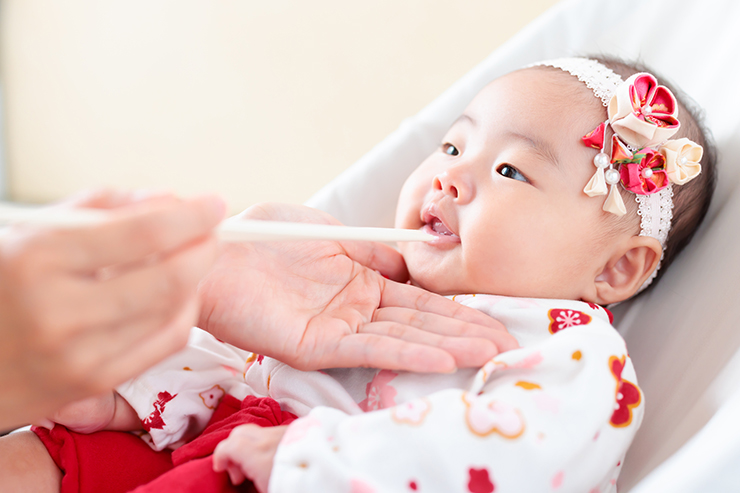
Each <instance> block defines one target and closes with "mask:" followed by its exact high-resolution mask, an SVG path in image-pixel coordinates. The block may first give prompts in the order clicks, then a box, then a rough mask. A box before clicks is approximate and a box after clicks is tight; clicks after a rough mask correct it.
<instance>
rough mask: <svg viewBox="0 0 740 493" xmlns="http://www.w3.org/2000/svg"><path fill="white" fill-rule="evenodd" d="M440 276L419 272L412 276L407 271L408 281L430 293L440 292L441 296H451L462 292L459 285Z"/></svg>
mask: <svg viewBox="0 0 740 493" xmlns="http://www.w3.org/2000/svg"><path fill="white" fill-rule="evenodd" d="M440 277H442V276H429V275H424V274H419V275H418V276H414V275H413V274H412V273H411V272H409V283H410V284H411V285H412V286H416V287H419V288H422V289H426V290H427V291H431V292H432V293H437V294H441V295H442V296H451V295H453V294H462V293H463V291H461V290H460V289H459V287H457V286H455V285H454V284H452V283H451V282H450V281H449V280H448V279H441V278H440Z"/></svg>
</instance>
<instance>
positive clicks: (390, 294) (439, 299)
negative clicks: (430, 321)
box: [380, 280, 506, 330]
mask: <svg viewBox="0 0 740 493" xmlns="http://www.w3.org/2000/svg"><path fill="white" fill-rule="evenodd" d="M381 290H382V291H381V298H380V308H384V307H391V306H396V307H405V308H413V309H415V310H418V311H422V312H428V313H436V314H437V315H444V316H445V317H450V318H454V319H457V320H463V321H465V322H471V323H474V324H478V325H485V326H488V327H492V328H496V329H500V330H506V328H505V327H504V325H503V324H502V323H501V322H499V321H498V320H495V319H493V318H491V317H489V316H488V315H486V314H485V313H483V312H481V311H480V310H476V309H474V308H470V307H467V306H464V305H461V304H460V303H456V302H454V301H452V300H450V299H448V298H445V297H444V296H440V295H438V294H434V293H430V292H429V291H425V290H424V289H421V288H418V287H416V286H411V285H409V284H399V283H397V282H393V281H388V280H382V285H381Z"/></svg>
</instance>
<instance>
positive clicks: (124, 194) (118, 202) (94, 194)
mask: <svg viewBox="0 0 740 493" xmlns="http://www.w3.org/2000/svg"><path fill="white" fill-rule="evenodd" d="M153 200H171V201H173V202H180V201H181V200H180V199H178V198H177V197H176V196H175V194H173V193H171V192H165V191H157V190H117V189H107V188H104V189H96V190H88V191H84V192H80V193H78V194H75V195H72V196H71V197H68V198H66V199H64V200H62V201H60V202H57V203H56V204H54V205H53V207H75V208H92V209H115V208H118V207H122V206H126V205H131V204H136V203H140V202H145V201H153Z"/></svg>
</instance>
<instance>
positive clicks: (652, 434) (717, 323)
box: [308, 0, 740, 493]
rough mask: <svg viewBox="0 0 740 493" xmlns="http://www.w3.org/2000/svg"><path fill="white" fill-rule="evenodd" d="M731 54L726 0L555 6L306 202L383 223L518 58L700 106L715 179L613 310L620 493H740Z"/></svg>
mask: <svg viewBox="0 0 740 493" xmlns="http://www.w3.org/2000/svg"><path fill="white" fill-rule="evenodd" d="M739 50H740V1H738V0H702V1H697V0H619V1H612V0H565V1H563V2H561V3H560V4H558V5H556V6H555V7H554V8H552V9H551V10H549V11H548V12H546V13H545V14H544V15H542V16H541V17H540V18H538V19H536V20H535V21H534V22H532V23H531V24H530V25H529V26H528V27H526V28H525V29H524V30H522V31H521V32H520V33H519V34H518V35H517V36H515V37H514V38H512V39H511V40H510V41H509V42H507V43H506V44H505V45H504V46H502V47H501V48H500V49H498V50H496V51H495V52H494V53H493V54H491V55H490V56H489V57H488V58H487V59H486V60H484V61H483V62H482V63H481V64H480V65H478V66H477V67H476V68H474V69H473V70H472V71H471V72H470V73H468V74H467V75H466V76H465V77H463V78H462V79H461V80H460V81H458V82H457V83H456V84H455V85H453V86H452V87H451V88H450V89H448V90H447V91H446V92H445V93H443V94H442V95H441V96H440V97H439V98H437V99H436V100H435V101H433V102H432V103H431V104H429V106H427V107H426V108H424V109H423V110H422V111H421V112H420V113H419V114H417V115H416V116H414V117H412V118H409V119H407V120H405V121H404V122H403V123H402V124H401V126H400V128H399V129H398V130H397V131H396V132H394V133H392V134H391V135H390V136H389V137H388V138H386V139H385V140H384V141H382V142H381V143H380V144H378V145H377V146H376V147H375V148H374V149H372V150H371V151H370V152H369V153H368V154H367V155H365V156H364V157H363V158H362V159H360V160H359V161H358V162H357V163H355V164H354V165H353V166H352V167H351V168H349V169H348V170H347V171H346V172H345V173H343V174H342V175H340V176H339V177H338V178H336V179H335V180H333V181H332V182H331V183H329V184H328V185H327V186H326V187H325V188H324V189H322V190H321V191H319V192H318V193H317V194H316V195H315V196H314V197H313V198H312V199H310V200H309V201H308V205H311V206H313V207H317V208H319V209H323V210H325V211H328V212H329V213H331V214H333V215H334V216H335V217H337V218H339V219H340V220H341V221H343V222H344V223H346V224H349V225H363V226H391V225H392V224H393V215H394V209H395V204H396V197H397V196H398V192H399V190H400V188H401V184H402V183H403V181H404V180H405V178H406V176H407V175H408V174H409V173H410V172H411V171H412V170H413V169H414V168H415V167H416V165H417V164H418V163H420V162H421V161H422V160H423V159H424V158H425V157H426V156H427V155H428V154H429V153H431V152H432V151H433V150H434V149H435V147H436V146H437V145H438V143H439V141H440V139H441V138H442V136H443V134H444V133H445V131H446V130H447V128H448V127H449V125H450V124H451V123H452V122H453V121H454V120H455V119H456V118H457V116H458V115H459V114H460V113H461V112H462V110H463V109H464V107H465V106H466V105H467V104H468V102H469V101H470V100H471V99H472V97H473V96H474V95H475V94H476V93H477V92H478V91H479V90H480V89H481V88H482V87H483V86H484V85H485V84H486V83H487V82H489V81H490V80H492V79H494V78H495V77H497V76H499V75H502V74H505V73H507V72H509V71H511V70H514V69H517V68H519V67H522V66H523V65H526V64H528V63H531V62H534V61H537V60H543V59H549V58H557V57H562V56H571V55H582V54H593V53H595V54H609V55H617V56H620V57H623V58H626V59H628V60H629V59H638V60H640V61H642V62H644V63H646V64H647V65H648V66H650V67H652V68H653V69H654V70H655V71H656V72H657V73H658V74H665V75H666V76H668V78H669V80H670V81H672V82H674V83H675V84H677V85H678V86H679V87H680V88H682V89H683V91H685V92H686V93H687V94H689V95H690V96H691V97H692V98H693V99H694V100H695V101H696V102H697V103H698V104H699V105H700V106H701V107H703V108H704V109H705V110H706V122H707V124H708V126H709V127H710V129H711V130H712V132H713V134H714V137H715V140H716V143H717V146H718V149H719V156H720V164H719V181H718V185H717V191H716V194H715V197H714V202H713V204H712V207H711V209H710V211H709V214H708V216H707V218H706V220H705V222H704V224H703V226H702V228H701V230H700V231H699V234H698V235H697V237H696V238H695V239H694V241H693V242H692V244H691V245H690V246H689V247H688V248H687V249H686V251H685V252H684V253H682V254H681V256H680V257H679V258H678V259H677V261H676V262H675V263H674V264H673V266H672V267H671V269H670V270H669V271H667V273H666V275H665V276H664V278H663V279H662V280H661V282H660V283H659V284H658V285H657V286H656V287H655V289H653V290H652V291H650V292H648V293H646V294H645V295H644V296H642V297H640V298H639V299H638V300H636V301H634V302H627V303H624V304H622V305H621V306H619V307H617V309H616V315H617V321H616V323H617V327H618V329H619V330H620V332H621V333H622V334H623V335H624V337H625V338H626V340H627V344H628V348H629V350H630V355H631V357H632V359H633V360H634V364H635V368H636V370H637V374H638V378H639V382H640V386H641V387H642V389H643V391H644V395H645V401H646V414H645V420H644V422H643V424H642V428H641V430H640V431H639V433H638V435H637V438H636V440H635V442H634V444H633V446H632V448H631V449H630V451H629V453H628V456H627V459H626V461H625V465H624V469H623V472H622V476H621V479H620V491H621V492H626V491H630V490H632V491H633V492H639V493H645V492H648V491H649V492H658V491H671V492H674V493H675V492H689V491H696V492H704V491H707V492H719V491H740V486H738V487H736V488H735V487H733V485H735V486H737V485H738V481H740V479H738V478H739V477H740V473H736V474H732V471H733V469H735V468H737V469H738V470H740V425H739V424H738V423H737V421H738V419H737V415H738V412H737V411H740V395H739V396H738V397H736V398H734V399H732V398H731V397H732V394H733V393H734V391H735V389H740V353H738V348H739V347H740V324H738V323H737V322H736V319H735V317H736V316H737V315H736V314H735V313H734V312H733V311H732V309H733V308H736V307H737V306H738V305H740V283H738V282H737V279H738V277H739V274H740V248H737V245H738V240H740V233H739V231H740V228H738V225H739V224H738V221H739V220H738V218H739V217H740V190H738V188H739V185H738V179H739V178H740V175H739V173H738V171H740V98H738V96H737V92H738V90H737V87H738V81H740V64H738V51H739ZM723 405H724V408H723V410H722V412H721V413H717V416H716V418H715V419H714V420H713V421H712V423H711V424H710V425H708V426H707V427H706V428H704V429H703V430H702V432H701V433H699V434H698V435H697V436H696V437H695V439H694V440H692V441H691V442H690V443H689V444H688V445H686V446H685V447H684V448H683V449H681V452H680V453H679V454H676V456H674V457H673V458H672V459H671V460H669V461H667V462H665V463H664V464H663V465H662V466H661V467H660V468H658V469H656V467H657V466H658V465H660V464H661V463H663V462H664V461H666V459H668V458H669V457H670V456H671V455H672V454H674V452H676V451H677V450H679V449H680V448H681V447H682V446H683V445H684V444H685V443H686V442H687V440H689V439H690V438H691V437H692V436H693V435H695V434H697V432H698V431H699V430H701V429H702V427H704V425H705V424H706V423H707V421H708V420H709V419H710V418H711V417H712V416H713V415H714V414H715V413H716V412H717V410H718V409H720V408H722V407H723ZM733 454H734V455H733ZM733 466H735V467H733ZM651 471H654V472H653V474H651V475H650V477H648V478H646V479H645V480H643V481H642V482H640V481H641V480H642V479H643V478H644V477H645V476H647V475H648V474H649V473H651ZM733 481H734V483H733ZM638 482H640V484H639V485H638ZM636 485H637V486H636Z"/></svg>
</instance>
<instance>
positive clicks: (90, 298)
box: [0, 192, 226, 429]
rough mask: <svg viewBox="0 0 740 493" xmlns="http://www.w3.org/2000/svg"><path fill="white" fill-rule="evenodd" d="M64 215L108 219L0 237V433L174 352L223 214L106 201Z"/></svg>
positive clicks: (93, 199) (164, 203) (219, 205)
mask: <svg viewBox="0 0 740 493" xmlns="http://www.w3.org/2000/svg"><path fill="white" fill-rule="evenodd" d="M67 206H68V207H85V208H96V209H109V210H110V211H109V219H108V220H106V221H105V222H103V223H100V224H95V225H91V226H87V227H78V228H48V227H34V226H22V225H21V226H14V227H11V228H8V229H6V230H4V231H2V234H1V235H0V341H2V343H0V395H1V396H2V397H0V429H3V428H5V429H7V428H9V427H11V426H16V425H21V424H24V423H27V422H29V421H31V420H34V419H36V418H39V417H42V416H45V415H49V414H50V413H51V412H53V411H54V410H55V409H56V408H58V407H59V406H61V405H63V404H66V403H67V402H70V401H72V400H76V399H79V398H81V397H86V396H89V395H93V394H95V393H99V392H101V391H103V390H107V389H110V388H112V387H113V386H115V385H117V384H120V383H122V382H123V381H125V380H126V379H128V378H130V377H133V376H134V375H136V374H137V373H139V372H141V371H143V370H144V369H146V368H148V367H149V366H151V365H153V364H154V363H156V362H158V361H159V360H161V359H163V358H164V357H166V356H167V355H169V354H171V353H173V352H175V351H176V350H178V349H180V348H181V347H183V346H184V344H185V343H186V341H187V337H188V333H189V329H190V327H192V325H194V324H195V322H196V320H197V317H198V314H199V303H198V299H197V295H196V286H197V284H198V282H199V281H200V279H201V278H202V277H203V275H204V274H205V273H206V272H207V271H208V269H209V268H210V267H211V265H212V264H213V260H214V259H215V257H216V254H217V244H216V239H215V235H214V228H215V227H216V225H217V224H218V223H219V222H220V221H221V220H222V219H223V216H224V214H225V210H226V209H225V205H224V203H223V202H222V201H221V200H220V199H218V198H216V197H201V198H196V199H191V200H180V199H177V198H175V197H173V196H166V195H160V196H156V197H154V196H150V197H142V196H141V195H140V194H129V193H115V192H99V193H94V194H90V195H87V196H85V197H81V198H78V199H75V200H72V201H70V202H69V203H68V204H67Z"/></svg>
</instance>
